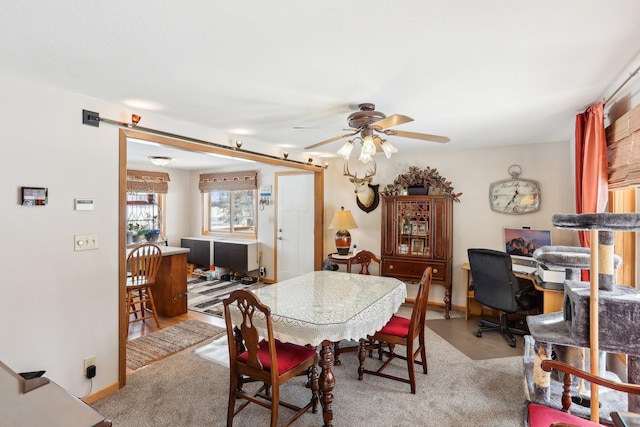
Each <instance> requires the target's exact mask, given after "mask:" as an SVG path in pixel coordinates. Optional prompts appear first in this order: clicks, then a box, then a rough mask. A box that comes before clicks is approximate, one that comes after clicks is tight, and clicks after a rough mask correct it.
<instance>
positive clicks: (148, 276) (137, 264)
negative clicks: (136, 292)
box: [127, 243, 162, 286]
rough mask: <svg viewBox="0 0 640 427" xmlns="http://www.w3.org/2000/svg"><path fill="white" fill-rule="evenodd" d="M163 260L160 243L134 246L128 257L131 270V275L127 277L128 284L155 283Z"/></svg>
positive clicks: (148, 284)
mask: <svg viewBox="0 0 640 427" xmlns="http://www.w3.org/2000/svg"><path fill="white" fill-rule="evenodd" d="M161 261H162V251H161V250H160V247H159V246H158V245H155V244H153V243H142V244H140V245H137V246H136V247H134V248H133V249H132V250H131V252H130V253H129V256H128V257H127V265H128V266H129V268H130V272H131V276H130V277H128V279H127V284H129V285H134V286H140V285H144V286H151V285H153V284H154V283H155V280H156V276H157V275H158V270H159V269H160V262H161Z"/></svg>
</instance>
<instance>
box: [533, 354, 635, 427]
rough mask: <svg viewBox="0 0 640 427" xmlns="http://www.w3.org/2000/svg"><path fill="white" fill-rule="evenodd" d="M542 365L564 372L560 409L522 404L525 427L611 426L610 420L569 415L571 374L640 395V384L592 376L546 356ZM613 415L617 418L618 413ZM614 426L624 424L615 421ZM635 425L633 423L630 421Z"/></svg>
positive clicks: (548, 370)
mask: <svg viewBox="0 0 640 427" xmlns="http://www.w3.org/2000/svg"><path fill="white" fill-rule="evenodd" d="M541 367H542V369H543V370H544V371H547V372H551V370H557V371H558V372H564V373H565V375H564V377H563V380H562V382H563V386H562V397H561V399H560V403H561V405H562V408H561V409H557V408H556V407H555V406H554V407H551V406H546V405H543V404H538V403H532V402H527V404H526V407H525V419H526V425H527V426H528V427H547V426H552V427H596V426H601V425H610V423H604V424H599V423H597V422H594V421H590V420H587V419H584V418H581V417H579V416H577V415H573V414H570V413H569V411H570V409H571V403H572V383H573V380H574V377H578V378H582V379H584V380H587V381H589V382H590V383H591V384H597V385H599V386H602V387H606V388H609V389H611V390H617V391H620V392H623V393H627V394H629V395H635V396H638V395H640V384H630V383H626V382H617V381H613V380H612V379H608V378H605V377H602V376H599V375H594V374H591V373H589V372H586V371H583V370H581V369H578V368H576V367H574V366H571V365H569V364H568V363H564V362H560V361H557V360H552V359H546V360H543V361H542V363H541ZM611 416H612V417H619V416H620V415H616V416H614V414H613V413H612V414H611ZM614 425H616V426H617V425H626V424H615V423H614ZM629 425H634V424H629Z"/></svg>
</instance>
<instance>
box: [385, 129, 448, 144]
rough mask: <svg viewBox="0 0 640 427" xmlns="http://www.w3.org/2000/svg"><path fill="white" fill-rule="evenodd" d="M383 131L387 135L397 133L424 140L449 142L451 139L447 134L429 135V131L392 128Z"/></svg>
mask: <svg viewBox="0 0 640 427" xmlns="http://www.w3.org/2000/svg"><path fill="white" fill-rule="evenodd" d="M383 132H384V134H385V135H395V136H401V137H403V138H413V139H422V140H423V141H433V142H441V143H447V142H449V141H451V140H450V139H449V138H447V137H446V136H438V135H429V134H427V133H416V132H404V131H401V130H392V129H387V130H384V131H383Z"/></svg>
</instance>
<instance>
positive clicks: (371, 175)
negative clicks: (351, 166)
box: [363, 160, 377, 181]
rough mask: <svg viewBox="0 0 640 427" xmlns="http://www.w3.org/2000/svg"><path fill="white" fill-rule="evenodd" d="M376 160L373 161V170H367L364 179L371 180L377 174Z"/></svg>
mask: <svg viewBox="0 0 640 427" xmlns="http://www.w3.org/2000/svg"><path fill="white" fill-rule="evenodd" d="M376 168H377V167H376V161H375V160H374V161H373V171H367V172H366V173H365V175H364V178H363V179H368V180H369V181H371V180H372V179H373V177H374V175H375V174H376Z"/></svg>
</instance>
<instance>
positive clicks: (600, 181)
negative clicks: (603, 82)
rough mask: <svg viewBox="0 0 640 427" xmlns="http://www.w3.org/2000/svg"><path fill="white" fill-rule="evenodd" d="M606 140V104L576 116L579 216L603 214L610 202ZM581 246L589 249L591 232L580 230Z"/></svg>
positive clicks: (601, 103)
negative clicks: (581, 214) (582, 214)
mask: <svg viewBox="0 0 640 427" xmlns="http://www.w3.org/2000/svg"><path fill="white" fill-rule="evenodd" d="M608 190H609V187H608V162H607V137H606V134H605V129H604V102H602V101H601V102H599V103H597V104H595V105H592V106H591V107H589V108H587V109H586V111H585V112H584V113H582V114H578V115H577V116H576V213H579V214H580V213H599V212H604V210H605V208H606V206H607V200H608ZM578 237H579V239H580V245H581V246H582V247H589V233H588V232H587V231H579V232H578Z"/></svg>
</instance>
